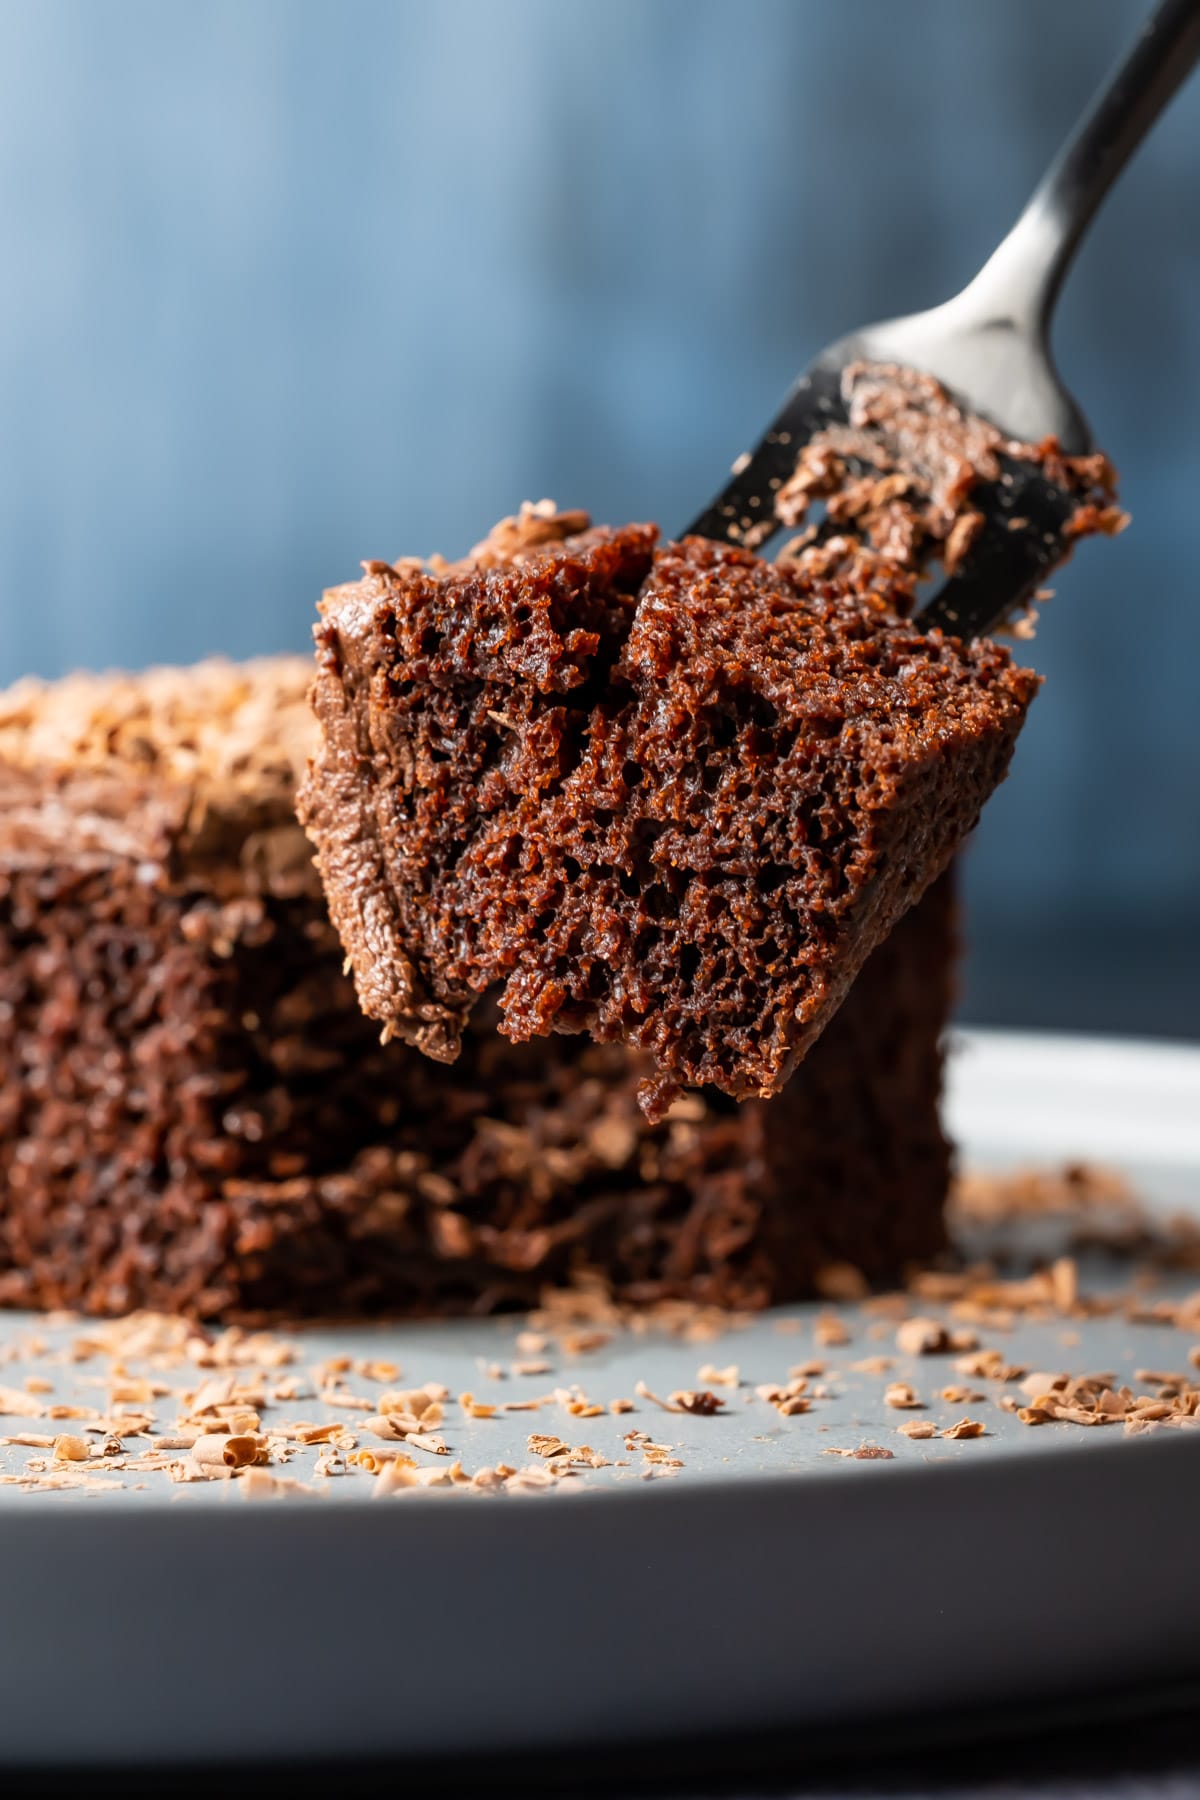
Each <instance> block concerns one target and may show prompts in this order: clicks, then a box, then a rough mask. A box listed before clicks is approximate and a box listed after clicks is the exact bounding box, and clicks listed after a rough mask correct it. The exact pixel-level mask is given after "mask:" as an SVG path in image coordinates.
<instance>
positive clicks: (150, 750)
mask: <svg viewBox="0 0 1200 1800" xmlns="http://www.w3.org/2000/svg"><path fill="white" fill-rule="evenodd" d="M311 678H312V666H311V664H310V663H309V661H308V660H307V658H305V657H301V656H271V657H258V658H255V659H252V660H250V661H248V662H242V663H235V662H231V661H228V660H226V659H224V658H219V657H213V658H210V659H208V660H206V661H204V662H200V663H197V664H195V665H193V666H192V667H190V668H175V667H160V668H152V669H147V670H145V671H143V672H141V673H137V674H132V673H127V672H124V671H109V672H106V673H103V674H88V673H78V674H72V675H68V676H66V677H64V678H63V679H62V680H59V681H42V680H38V679H34V678H26V679H23V680H21V681H18V682H16V683H15V684H14V685H13V686H12V687H10V688H7V689H5V690H4V691H3V692H0V867H2V866H12V865H14V864H21V865H28V864H31V863H36V862H43V861H46V860H48V859H53V860H59V859H62V858H68V859H70V860H72V861H75V862H79V863H81V864H85V865H94V864H96V863H97V862H101V863H103V862H112V861H115V860H119V859H123V858H130V857H132V858H135V859H137V860H140V861H143V862H145V863H146V865H147V875H148V878H152V871H154V870H158V871H159V872H160V873H161V872H165V871H166V870H167V869H168V867H169V868H170V869H171V870H172V872H173V874H174V875H176V876H183V875H198V874H201V873H205V872H206V878H212V877H214V876H215V874H216V871H217V870H218V869H219V867H220V865H221V864H222V863H225V864H227V865H230V866H232V867H233V868H235V869H237V870H239V871H240V872H241V875H245V874H246V873H247V871H248V869H249V866H250V865H251V864H253V865H256V866H259V867H260V871H261V874H262V878H263V879H265V880H266V881H267V883H268V885H270V884H272V883H273V882H275V881H276V880H279V881H283V882H285V883H291V882H295V881H297V880H303V879H306V878H307V871H308V865H309V858H308V855H307V852H306V851H305V849H304V845H303V839H302V837H301V834H300V832H299V828H298V827H297V825H296V823H295V816H294V810H293V797H294V794H295V789H296V784H297V782H298V780H299V778H300V775H301V773H302V771H303V768H304V764H305V762H306V761H307V758H308V756H309V754H310V752H311V750H312V748H313V744H314V742H315V737H316V731H315V726H314V722H313V717H312V713H311V711H310V710H309V706H308V701H307V693H308V688H309V685H310V683H311ZM250 840H253V841H250Z"/></svg>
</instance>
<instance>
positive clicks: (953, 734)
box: [301, 507, 1037, 1120]
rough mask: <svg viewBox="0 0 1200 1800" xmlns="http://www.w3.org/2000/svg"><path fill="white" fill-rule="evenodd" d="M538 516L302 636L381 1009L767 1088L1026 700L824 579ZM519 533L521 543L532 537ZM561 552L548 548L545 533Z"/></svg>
mask: <svg viewBox="0 0 1200 1800" xmlns="http://www.w3.org/2000/svg"><path fill="white" fill-rule="evenodd" d="M585 522H586V521H585V520H584V519H583V516H582V515H578V514H574V515H568V516H565V517H563V518H560V519H555V518H554V517H553V515H552V514H551V513H550V512H548V511H547V509H546V508H545V507H543V508H539V509H528V510H527V511H526V513H525V514H524V515H523V516H522V518H519V519H517V520H508V521H505V523H504V525H503V526H502V527H501V528H500V529H499V534H498V535H494V536H493V538H492V539H490V540H488V542H487V543H485V544H484V545H483V546H481V547H480V549H479V550H478V551H477V552H476V553H474V555H473V556H472V557H471V558H470V559H468V560H467V561H466V562H465V563H463V564H459V565H453V566H450V565H445V564H440V565H436V566H433V567H422V566H421V565H419V564H413V563H402V564H399V565H397V566H395V567H389V566H388V565H385V564H378V563H375V564H370V565H368V568H367V574H366V577H365V579H364V580H363V581H361V582H358V583H356V584H354V585H353V586H348V587H343V588H336V589H334V590H333V591H332V592H331V593H330V594H328V595H327V596H326V598H325V600H324V603H323V605H322V622H321V624H320V626H319V627H318V628H317V634H316V635H317V643H318V675H317V682H316V686H315V689H314V699H315V706H316V711H317V714H318V717H319V719H320V723H321V742H320V747H319V749H318V752H317V755H316V757H315V759H314V761H313V763H312V766H311V769H310V772H309V775H308V777H307V779H306V781H305V783H304V786H303V789H302V794H301V816H302V818H303V820H304V822H305V824H306V826H307V828H308V831H309V835H310V836H311V838H312V839H313V842H314V844H315V845H316V848H317V860H318V864H319V867H320V870H321V874H322V878H323V881H324V886H325V892H326V896H327V898H328V901H329V906H330V912H331V914H332V917H333V920H334V923H335V924H336V926H337V928H338V931H339V933H340V935H341V938H342V942H343V944H344V945H345V948H346V951H347V954H348V957H349V959H350V963H351V965H352V967H353V971H354V976H355V980H356V983H357V987H358V993H359V998H360V1000H361V1002H362V1005H363V1008H364V1010H365V1011H366V1012H367V1013H368V1014H370V1016H372V1017H373V1018H375V1019H378V1020H380V1021H382V1022H383V1024H384V1026H385V1028H386V1029H387V1030H388V1031H389V1032H394V1033H396V1034H397V1035H399V1036H401V1037H402V1038H404V1039H406V1040H407V1041H408V1042H410V1043H412V1044H415V1045H416V1046H417V1047H418V1048H420V1049H422V1050H424V1051H425V1052H427V1054H429V1055H431V1056H433V1057H437V1058H453V1057H454V1056H455V1055H457V1054H458V1051H459V1046H460V1043H461V1035H462V1031H463V1028H464V1025H465V1023H466V1021H467V1019H468V1018H469V1016H470V1014H471V1011H472V1008H473V1007H474V1006H475V1005H476V1003H477V1002H478V1000H479V999H480V998H481V997H482V996H483V995H484V994H487V993H489V992H490V991H492V990H495V991H496V993H497V995H498V1001H499V1010H500V1018H501V1026H500V1028H501V1030H502V1031H504V1032H505V1033H506V1034H507V1035H508V1036H509V1037H511V1038H513V1039H514V1040H516V1041H521V1040H525V1039H528V1038H531V1037H534V1036H538V1035H543V1034H546V1033H549V1032H551V1031H557V1032H567V1033H570V1032H580V1031H583V1032H587V1033H589V1034H590V1035H591V1036H592V1037H593V1038H594V1039H596V1040H597V1041H598V1042H601V1043H617V1042H619V1043H624V1044H627V1045H629V1046H631V1047H634V1048H636V1049H638V1050H640V1051H642V1052H644V1053H645V1054H646V1055H647V1056H648V1057H649V1059H650V1064H651V1071H650V1074H649V1076H648V1078H647V1080H646V1081H645V1082H644V1084H643V1088H642V1100H643V1104H644V1106H645V1109H646V1112H647V1115H648V1117H649V1118H650V1119H652V1120H655V1119H658V1118H661V1117H662V1116H663V1114H664V1112H665V1110H666V1108H667V1107H668V1105H669V1104H670V1102H671V1100H672V1099H673V1098H674V1097H675V1096H676V1095H677V1094H678V1093H679V1091H680V1089H681V1088H683V1087H703V1086H712V1087H716V1088H718V1089H720V1090H721V1091H722V1092H724V1093H726V1094H729V1095H730V1096H733V1097H735V1098H738V1099H743V1098H745V1097H747V1096H751V1095H754V1096H758V1097H766V1096H769V1095H772V1094H777V1093H778V1092H779V1091H780V1089H781V1088H782V1087H783V1085H784V1083H785V1082H786V1081H787V1079H788V1077H789V1075H790V1074H791V1073H792V1070H793V1069H794V1068H795V1066H796V1064H797V1062H798V1061H799V1060H800V1058H801V1057H802V1056H803V1055H804V1054H805V1052H806V1051H807V1050H808V1049H809V1048H810V1046H811V1045H812V1044H813V1043H814V1042H815V1041H816V1039H817V1038H818V1037H819V1035H820V1033H821V1032H822V1031H823V1030H824V1029H825V1027H826V1026H827V1025H828V1023H829V1021H830V1019H831V1018H832V1017H833V1015H834V1013H835V1012H836V1010H837V1008H838V1007H839V1005H840V1004H841V1003H842V1001H843V999H844V997H845V995H846V993H847V992H848V990H849V988H850V986H851V983H852V982H853V981H854V979H855V977H856V976H857V974H858V972H859V970H860V969H861V968H862V966H863V964H864V962H865V961H866V959H867V957H868V956H869V955H870V953H871V951H872V950H873V949H874V948H875V947H876V946H877V945H878V944H880V943H881V942H882V941H883V939H884V938H885V937H886V936H887V934H888V932H889V931H890V930H891V929H892V927H893V926H894V925H895V923H896V921H897V920H898V919H899V918H900V916H901V915H902V914H903V913H904V912H905V911H906V910H907V908H908V907H910V906H911V905H912V904H913V903H914V902H915V901H916V900H918V899H919V898H920V896H921V895H922V894H923V893H924V891H925V890H926V888H927V887H928V886H929V884H930V883H931V882H932V881H933V880H935V879H936V877H937V876H938V875H939V874H940V873H941V872H942V871H943V870H944V869H945V868H946V866H947V865H948V863H949V861H950V859H951V857H952V856H953V854H954V852H955V850H956V849H957V847H958V846H959V844H960V843H961V842H962V840H963V838H964V837H965V836H966V835H967V834H968V833H969V832H970V830H971V829H972V827H973V826H974V825H975V822H976V820H977V818H978V816H979V810H980V807H981V806H982V804H983V802H984V801H985V800H986V799H987V797H988V795H989V794H990V793H991V791H992V789H993V788H994V787H995V786H996V784H997V783H998V782H999V781H1000V780H1001V778H1002V777H1003V775H1004V773H1005V770H1006V768H1007V765H1008V761H1009V757H1010V755H1011V753H1012V748H1013V744H1014V741H1015V738H1016V735H1017V732H1018V731H1019V729H1020V726H1021V723H1022V721H1023V719H1024V716H1025V712H1026V708H1027V707H1028V705H1029V702H1030V700H1031V699H1032V697H1033V694H1034V692H1035V691H1036V687H1037V678H1036V677H1035V676H1034V675H1032V674H1031V673H1029V672H1028V671H1027V670H1024V669H1021V668H1018V667H1016V666H1015V665H1014V664H1013V663H1012V661H1011V658H1010V657H1009V654H1008V652H1007V651H1006V650H1004V649H1002V648H1000V647H999V646H998V645H996V644H994V643H991V642H987V641H981V642H975V643H969V644H964V643H962V642H960V641H959V640H957V639H954V638H946V637H943V636H942V635H941V634H940V633H939V632H932V633H928V634H927V633H924V632H923V631H922V630H921V628H920V626H919V625H918V624H916V623H914V622H913V621H912V620H911V619H910V618H908V617H907V616H906V613H907V610H908V608H909V606H910V604H911V598H912V594H911V588H910V587H909V586H908V585H906V583H905V582H904V580H903V579H902V578H900V577H898V576H896V575H894V574H893V575H892V576H890V577H884V576H882V575H879V576H877V577H876V578H873V579H872V580H871V581H868V582H864V581H861V580H855V579H853V578H844V579H828V580H813V579H811V578H810V577H809V576H808V575H806V574H805V573H803V572H801V571H800V570H798V569H797V568H794V567H790V566H787V565H774V564H771V563H767V562H764V561H763V560H761V559H760V558H758V557H756V556H754V555H752V554H751V553H749V552H748V551H744V550H740V549H730V548H727V547H725V546H718V545H714V544H712V543H709V542H707V541H705V540H701V539H689V540H685V541H684V542H683V543H681V544H665V545H662V544H660V543H659V542H658V538H657V534H656V532H655V530H654V528H653V527H651V526H646V525H631V526H626V527H624V528H622V529H620V530H596V531H591V530H581V529H580V527H581V526H582V525H583V524H584V523H585ZM523 524H524V525H525V526H526V527H527V528H528V530H529V532H530V534H531V535H530V537H529V540H528V541H522V531H521V528H522V525H523ZM555 538H556V539H557V541H554V540H555Z"/></svg>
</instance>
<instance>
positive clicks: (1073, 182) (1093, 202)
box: [966, 0, 1200, 331]
mask: <svg viewBox="0 0 1200 1800" xmlns="http://www.w3.org/2000/svg"><path fill="white" fill-rule="evenodd" d="M1198 60H1200V0H1161V4H1160V5H1159V6H1158V7H1157V8H1156V9H1155V11H1154V12H1153V13H1152V15H1151V16H1150V18H1149V19H1148V20H1147V21H1146V24H1145V25H1144V27H1143V29H1142V32H1141V34H1140V36H1139V37H1138V39H1137V41H1136V42H1135V43H1134V44H1133V45H1132V46H1131V47H1130V49H1129V51H1128V52H1127V54H1126V56H1125V58H1124V60H1123V61H1122V62H1121V63H1120V64H1119V66H1118V67H1117V68H1116V69H1115V70H1114V71H1113V73H1112V75H1111V76H1110V77H1109V79H1108V81H1107V82H1106V83H1105V85H1104V86H1103V87H1102V88H1101V90H1100V92H1099V93H1098V94H1097V95H1096V97H1095V99H1094V100H1093V101H1092V104H1091V106H1090V107H1089V108H1088V110H1087V112H1086V113H1085V114H1084V116H1083V118H1082V119H1081V120H1080V122H1079V124H1078V125H1077V126H1076V128H1075V131H1074V133H1073V134H1072V135H1071V137H1070V138H1068V140H1067V142H1066V143H1065V144H1064V145H1063V147H1062V149H1061V150H1060V151H1059V153H1058V155H1057V156H1056V157H1055V159H1054V161H1053V162H1052V163H1051V165H1050V167H1049V168H1048V169H1047V171H1046V173H1045V175H1044V176H1043V177H1042V180H1041V181H1040V182H1039V184H1038V186H1037V188H1036V189H1035V190H1034V193H1033V195H1032V197H1031V198H1030V201H1029V204H1028V205H1027V206H1026V208H1025V210H1024V212H1023V213H1022V214H1021V216H1020V218H1019V219H1018V220H1017V222H1016V224H1015V225H1014V226H1013V228H1012V230H1011V231H1010V232H1009V234H1008V236H1007V237H1006V238H1005V239H1004V241H1003V242H1002V243H1001V244H1000V245H999V247H998V248H997V250H996V251H995V252H994V253H993V255H992V256H991V257H990V258H989V260H988V261H987V262H986V263H985V264H984V266H983V268H982V269H981V270H980V271H979V274H978V275H977V276H976V277H975V279H974V281H973V282H972V283H971V285H970V287H969V288H968V289H967V290H966V292H967V293H968V294H970V295H971V296H972V298H973V299H974V300H976V301H977V302H979V303H980V304H981V305H983V306H984V307H986V310H987V312H988V313H989V314H990V315H991V316H992V317H996V316H1000V317H1008V318H1013V319H1021V320H1026V321H1028V322H1029V323H1030V324H1033V325H1035V326H1036V327H1037V328H1038V329H1040V330H1042V331H1044V330H1045V329H1046V327H1047V326H1048V325H1049V322H1050V315H1051V313H1052V312H1053V310H1054V304H1055V301H1056V300H1057V299H1058V294H1059V289H1060V288H1061V287H1062V283H1063V278H1064V277H1065V275H1066V273H1067V270H1068V269H1069V268H1070V265H1071V261H1072V259H1073V257H1074V255H1075V252H1076V250H1077V249H1078V247H1079V243H1080V240H1081V238H1082V237H1083V234H1084V232H1085V231H1086V230H1087V228H1088V226H1089V225H1090V224H1091V221H1092V217H1093V215H1094V213H1095V211H1096V209H1097V207H1098V206H1099V205H1100V202H1101V201H1102V200H1103V199H1104V196H1105V195H1106V194H1107V193H1108V190H1109V188H1110V187H1111V186H1112V184H1113V182H1114V181H1115V180H1116V179H1117V176H1118V175H1119V174H1120V173H1121V170H1122V169H1123V168H1124V167H1125V164H1126V163H1127V162H1128V161H1129V158H1130V156H1131V155H1132V154H1133V152H1134V151H1135V150H1136V149H1137V147H1138V145H1139V144H1140V143H1141V141H1142V139H1143V138H1144V137H1145V135H1146V133H1147V132H1148V131H1149V129H1150V127H1151V126H1152V125H1153V123H1154V121H1155V120H1156V119H1157V118H1158V115H1159V114H1160V113H1161V112H1162V111H1163V109H1164V107H1165V106H1166V105H1167V103H1168V102H1169V101H1170V99H1171V98H1172V96H1173V95H1174V93H1175V92H1176V90H1177V89H1178V88H1179V87H1181V86H1182V84H1183V82H1184V81H1185V80H1186V79H1187V77H1188V75H1189V74H1190V73H1191V71H1192V69H1193V68H1194V67H1195V64H1196V62H1197V61H1198Z"/></svg>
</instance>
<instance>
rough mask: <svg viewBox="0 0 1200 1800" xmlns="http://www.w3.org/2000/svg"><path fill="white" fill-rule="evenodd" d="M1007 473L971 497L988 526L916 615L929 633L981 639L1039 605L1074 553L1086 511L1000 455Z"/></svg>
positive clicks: (1027, 469) (1074, 498)
mask: <svg viewBox="0 0 1200 1800" xmlns="http://www.w3.org/2000/svg"><path fill="white" fill-rule="evenodd" d="M1000 463H1001V468H1002V473H1001V477H1000V480H999V481H997V482H987V483H986V484H982V483H981V485H980V487H979V490H978V492H977V493H976V494H974V495H972V501H973V504H974V505H976V506H977V507H978V508H979V511H980V512H981V513H982V514H983V519H984V523H983V526H982V528H981V530H980V532H979V535H978V537H977V538H976V539H975V542H974V543H973V544H972V545H971V549H970V552H969V554H968V556H967V558H966V560H965V562H964V563H963V566H962V568H961V569H959V570H958V571H957V572H956V573H955V574H954V575H952V576H950V577H949V578H948V580H946V581H945V582H944V583H943V585H942V587H941V588H940V589H939V590H938V592H937V593H936V594H934V595H933V596H932V598H931V599H930V600H928V601H927V602H926V603H925V605H924V606H922V607H920V608H919V609H918V612H917V618H918V619H919V621H920V623H921V624H922V625H923V626H925V627H926V628H927V629H928V628H932V627H933V626H940V627H941V629H942V630H943V631H945V632H946V633H947V634H948V635H950V636H953V637H963V638H969V637H981V636H985V635H986V634H987V633H988V632H992V631H995V630H996V628H997V627H998V626H1000V625H1002V624H1003V623H1004V621H1005V619H1007V618H1009V617H1011V615H1012V614H1013V613H1015V612H1017V611H1019V610H1020V608H1021V607H1022V606H1023V605H1025V604H1026V602H1027V601H1029V600H1030V599H1032V597H1033V594H1034V591H1035V590H1036V588H1037V587H1038V585H1039V584H1040V583H1041V582H1043V581H1044V580H1045V579H1046V578H1047V576H1048V575H1050V573H1051V572H1052V571H1053V570H1054V569H1055V568H1057V567H1058V565H1059V564H1060V563H1061V562H1063V561H1064V560H1065V558H1066V556H1067V555H1068V554H1069V548H1068V540H1067V535H1066V526H1067V523H1068V521H1069V520H1070V518H1071V517H1072V515H1073V514H1074V512H1075V510H1076V508H1077V507H1078V504H1079V496H1078V495H1077V494H1071V493H1069V492H1068V491H1067V489H1066V488H1063V487H1060V486H1059V485H1058V483H1057V482H1053V481H1048V480H1047V479H1046V478H1045V476H1043V475H1040V474H1038V473H1037V472H1036V471H1035V469H1034V468H1033V466H1032V465H1031V464H1030V463H1018V462H1016V461H1015V460H1014V459H1013V458H1011V457H1007V456H1001V458H1000Z"/></svg>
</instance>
